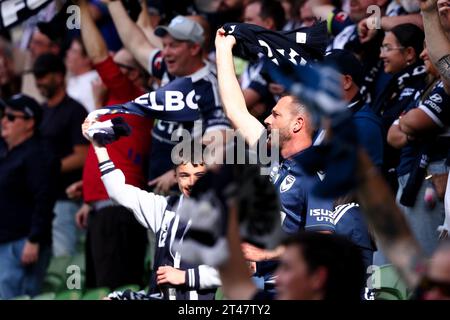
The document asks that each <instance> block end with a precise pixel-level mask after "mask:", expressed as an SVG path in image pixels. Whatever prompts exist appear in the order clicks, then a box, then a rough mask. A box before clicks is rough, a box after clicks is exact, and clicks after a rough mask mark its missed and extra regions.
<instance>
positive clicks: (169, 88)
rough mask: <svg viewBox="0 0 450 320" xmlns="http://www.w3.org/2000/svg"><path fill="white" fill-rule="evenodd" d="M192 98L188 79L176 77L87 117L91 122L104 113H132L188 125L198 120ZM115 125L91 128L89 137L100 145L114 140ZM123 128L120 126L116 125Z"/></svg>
mask: <svg viewBox="0 0 450 320" xmlns="http://www.w3.org/2000/svg"><path fill="white" fill-rule="evenodd" d="M197 100H198V97H197V96H196V93H195V90H194V87H193V85H192V80H191V78H177V79H175V80H173V81H171V82H170V83H169V84H167V85H166V86H164V87H161V88H159V89H157V90H155V91H152V92H149V93H146V94H144V95H142V96H140V97H138V98H136V99H135V100H133V101H130V102H127V103H124V104H118V105H113V106H108V107H105V108H102V109H99V110H95V111H93V112H91V113H90V114H89V118H91V119H95V118H98V117H99V116H100V115H104V114H134V115H138V116H141V117H149V118H155V119H160V120H165V121H175V122H192V121H195V120H198V119H199V118H200V113H199V111H198V104H197ZM116 125H119V124H118V123H117V124H115V123H113V122H108V123H104V124H102V125H101V127H99V126H92V127H91V129H90V133H89V136H91V137H94V139H95V137H101V138H100V139H101V142H100V141H99V140H98V139H96V141H97V142H98V143H100V144H105V142H106V143H110V142H112V141H116V140H117V139H118V138H119V136H117V133H118V132H122V131H120V130H115V126H116ZM120 126H121V127H123V126H124V123H122V122H121V123H120Z"/></svg>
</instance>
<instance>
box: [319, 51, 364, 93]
mask: <svg viewBox="0 0 450 320" xmlns="http://www.w3.org/2000/svg"><path fill="white" fill-rule="evenodd" d="M323 63H324V64H326V65H329V66H332V67H333V68H335V69H336V70H337V71H338V72H339V73H341V74H342V75H348V76H351V77H352V79H353V82H354V83H355V84H356V85H357V86H358V87H360V88H361V85H362V82H363V66H362V64H361V62H359V60H358V59H357V58H356V56H355V55H354V54H353V53H352V52H350V51H347V50H341V49H334V50H331V51H329V52H327V53H326V55H325V58H324V61H323Z"/></svg>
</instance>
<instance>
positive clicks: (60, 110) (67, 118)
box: [39, 95, 89, 199]
mask: <svg viewBox="0 0 450 320" xmlns="http://www.w3.org/2000/svg"><path fill="white" fill-rule="evenodd" d="M42 108H43V115H42V122H41V125H40V127H39V130H40V134H41V137H42V138H43V139H44V140H45V141H46V142H47V143H48V144H49V146H50V147H51V148H52V149H53V150H54V152H55V154H56V155H57V157H58V158H59V159H60V160H62V159H63V158H65V157H66V156H68V155H70V154H72V153H73V148H74V146H76V145H88V144H89V142H88V141H87V140H86V138H84V136H83V134H82V133H81V124H82V123H83V122H84V119H86V117H87V112H86V109H85V108H84V107H83V106H82V105H81V104H80V103H78V102H77V101H75V100H74V99H72V98H70V97H69V96H67V95H66V96H65V97H64V99H63V100H62V101H61V102H60V103H59V104H58V105H57V106H55V107H51V108H50V107H48V106H47V104H44V105H43V107H42ZM81 173H82V170H81V169H79V170H74V171H71V172H67V173H63V174H61V176H60V182H59V199H67V196H66V194H65V190H66V188H67V187H68V186H69V185H70V184H72V183H74V182H76V181H79V180H81Z"/></svg>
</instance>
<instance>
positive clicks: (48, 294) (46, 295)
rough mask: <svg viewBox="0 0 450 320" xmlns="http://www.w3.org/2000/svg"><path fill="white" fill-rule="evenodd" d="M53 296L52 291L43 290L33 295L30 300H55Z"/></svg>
mask: <svg viewBox="0 0 450 320" xmlns="http://www.w3.org/2000/svg"><path fill="white" fill-rule="evenodd" d="M55 296H56V294H55V293H54V292H45V293H41V294H39V295H37V296H34V297H33V299H32V300H55Z"/></svg>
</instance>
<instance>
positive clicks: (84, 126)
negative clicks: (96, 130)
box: [81, 116, 98, 146]
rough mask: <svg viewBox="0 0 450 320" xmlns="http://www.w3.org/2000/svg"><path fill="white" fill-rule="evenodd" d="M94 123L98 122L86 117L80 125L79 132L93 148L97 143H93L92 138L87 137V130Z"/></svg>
mask: <svg viewBox="0 0 450 320" xmlns="http://www.w3.org/2000/svg"><path fill="white" fill-rule="evenodd" d="M96 122H98V121H97V120H96V119H93V118H91V117H89V116H88V117H87V118H86V119H85V120H84V122H83V124H82V125H81V132H82V133H83V136H84V137H85V138H86V139H87V140H89V141H90V142H91V143H92V144H93V145H94V146H98V145H97V143H96V142H95V141H94V139H93V138H91V137H89V135H88V130H89V128H90V127H91V126H92V125H93V124H94V123H96Z"/></svg>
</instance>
